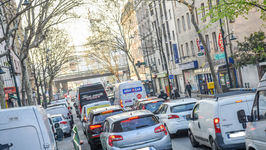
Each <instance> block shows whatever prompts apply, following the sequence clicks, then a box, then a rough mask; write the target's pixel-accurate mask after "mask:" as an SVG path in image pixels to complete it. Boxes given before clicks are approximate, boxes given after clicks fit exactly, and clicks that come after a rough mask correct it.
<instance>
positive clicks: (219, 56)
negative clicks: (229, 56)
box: [214, 53, 225, 60]
mask: <svg viewBox="0 0 266 150" xmlns="http://www.w3.org/2000/svg"><path fill="white" fill-rule="evenodd" d="M214 59H215V60H220V59H225V54H224V53H219V54H215V55H214Z"/></svg>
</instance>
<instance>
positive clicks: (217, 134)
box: [187, 91, 255, 150]
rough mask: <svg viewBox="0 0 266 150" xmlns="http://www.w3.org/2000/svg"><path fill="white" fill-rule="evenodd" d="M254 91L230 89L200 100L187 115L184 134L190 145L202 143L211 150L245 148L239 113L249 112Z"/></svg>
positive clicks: (243, 126) (242, 126)
mask: <svg viewBox="0 0 266 150" xmlns="http://www.w3.org/2000/svg"><path fill="white" fill-rule="evenodd" d="M254 97H255V94H254V93H252V92H249V91H234V92H228V93H224V94H221V95H217V96H216V98H215V99H204V100H200V101H198V102H197V103H196V105H195V106H194V108H193V110H192V113H191V116H187V118H189V120H190V121H189V130H188V135H189V138H190V141H191V144H192V146H193V147H197V146H199V145H206V146H208V147H211V148H212V149H213V150H218V149H243V148H245V127H246V126H245V125H244V124H242V123H241V122H242V121H241V120H240V119H239V117H238V116H239V114H241V113H243V112H245V113H246V114H250V111H251V107H252V103H253V101H254Z"/></svg>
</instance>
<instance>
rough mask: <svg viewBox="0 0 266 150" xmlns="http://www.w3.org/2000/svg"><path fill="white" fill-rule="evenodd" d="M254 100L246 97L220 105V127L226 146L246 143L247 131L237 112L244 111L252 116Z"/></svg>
mask: <svg viewBox="0 0 266 150" xmlns="http://www.w3.org/2000/svg"><path fill="white" fill-rule="evenodd" d="M253 100H254V96H253V97H252V96H248V97H245V96H244V97H241V98H233V99H232V100H231V102H229V103H225V104H223V103H222V104H221V105H220V112H219V113H220V126H221V132H222V136H223V139H224V143H225V144H234V143H244V142H245V129H244V127H243V124H242V123H240V122H239V120H238V116H237V112H238V111H239V110H244V111H245V113H246V115H250V110H251V107H252V102H253Z"/></svg>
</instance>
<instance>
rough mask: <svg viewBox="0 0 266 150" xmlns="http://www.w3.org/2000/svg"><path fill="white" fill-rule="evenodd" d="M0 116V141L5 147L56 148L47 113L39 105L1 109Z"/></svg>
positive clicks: (52, 149) (34, 149)
mask: <svg viewBox="0 0 266 150" xmlns="http://www.w3.org/2000/svg"><path fill="white" fill-rule="evenodd" d="M0 118H1V119H0V135H1V138H0V143H1V145H2V146H3V147H4V146H5V147H6V149H14V150H17V149H21V150H24V149H25V150H56V149H57V146H56V142H55V139H54V134H53V131H52V129H51V126H50V124H49V121H48V117H47V114H46V112H45V111H44V109H43V108H41V107H40V106H28V107H19V108H10V109H2V110H0Z"/></svg>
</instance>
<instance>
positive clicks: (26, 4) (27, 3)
mask: <svg viewBox="0 0 266 150" xmlns="http://www.w3.org/2000/svg"><path fill="white" fill-rule="evenodd" d="M22 5H23V6H29V5H30V1H28V0H24V2H23V3H22Z"/></svg>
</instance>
